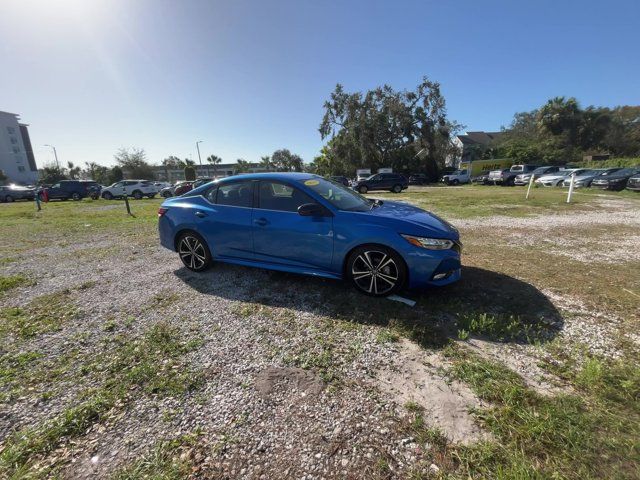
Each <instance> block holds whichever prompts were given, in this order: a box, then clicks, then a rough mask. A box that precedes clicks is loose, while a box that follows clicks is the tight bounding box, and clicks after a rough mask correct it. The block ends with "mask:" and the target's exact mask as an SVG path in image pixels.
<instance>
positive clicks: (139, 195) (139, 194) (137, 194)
mask: <svg viewBox="0 0 640 480" xmlns="http://www.w3.org/2000/svg"><path fill="white" fill-rule="evenodd" d="M142 197H143V195H142V192H141V191H140V190H136V191H135V192H133V198H135V199H136V200H142Z"/></svg>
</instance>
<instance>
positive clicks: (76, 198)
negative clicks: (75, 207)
mask: <svg viewBox="0 0 640 480" xmlns="http://www.w3.org/2000/svg"><path fill="white" fill-rule="evenodd" d="M71 198H72V199H73V200H75V201H76V202H77V201H78V200H80V194H79V193H78V192H73V193H72V194H71Z"/></svg>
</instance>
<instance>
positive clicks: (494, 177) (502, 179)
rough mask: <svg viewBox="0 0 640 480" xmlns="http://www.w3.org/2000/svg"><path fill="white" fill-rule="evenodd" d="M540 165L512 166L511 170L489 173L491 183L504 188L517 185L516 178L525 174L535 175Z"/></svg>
mask: <svg viewBox="0 0 640 480" xmlns="http://www.w3.org/2000/svg"><path fill="white" fill-rule="evenodd" d="M537 168H538V165H526V164H525V165H512V166H511V168H509V169H504V170H492V171H491V172H489V181H490V182H491V183H494V184H500V185H502V186H508V185H515V181H516V177H517V176H518V175H522V174H524V173H533V172H534V170H536V169H537Z"/></svg>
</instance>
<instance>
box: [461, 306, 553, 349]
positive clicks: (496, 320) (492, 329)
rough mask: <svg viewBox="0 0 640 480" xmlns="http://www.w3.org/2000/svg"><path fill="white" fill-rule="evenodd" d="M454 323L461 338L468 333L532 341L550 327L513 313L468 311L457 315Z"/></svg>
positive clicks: (542, 336)
mask: <svg viewBox="0 0 640 480" xmlns="http://www.w3.org/2000/svg"><path fill="white" fill-rule="evenodd" d="M456 324H457V326H458V329H459V331H458V332H459V333H458V337H459V338H460V339H461V340H465V339H466V338H468V336H469V334H476V335H478V336H481V337H484V338H487V339H489V340H497V341H500V342H505V341H519V342H524V343H534V342H537V341H538V340H540V339H543V338H545V337H547V336H548V332H549V330H550V327H549V326H548V325H546V324H545V323H542V322H538V323H531V322H527V321H523V320H521V319H520V318H519V317H517V316H514V315H491V314H488V313H469V314H462V315H459V316H458V320H457V321H456Z"/></svg>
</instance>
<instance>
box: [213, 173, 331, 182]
mask: <svg viewBox="0 0 640 480" xmlns="http://www.w3.org/2000/svg"><path fill="white" fill-rule="evenodd" d="M309 178H322V177H321V176H319V175H314V174H311V173H304V172H264V173H240V174H238V175H232V176H231V177H224V178H221V179H219V180H217V182H219V183H225V182H230V181H233V180H263V179H267V180H290V181H294V180H307V179H309Z"/></svg>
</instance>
